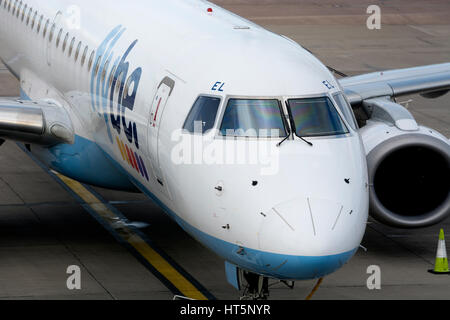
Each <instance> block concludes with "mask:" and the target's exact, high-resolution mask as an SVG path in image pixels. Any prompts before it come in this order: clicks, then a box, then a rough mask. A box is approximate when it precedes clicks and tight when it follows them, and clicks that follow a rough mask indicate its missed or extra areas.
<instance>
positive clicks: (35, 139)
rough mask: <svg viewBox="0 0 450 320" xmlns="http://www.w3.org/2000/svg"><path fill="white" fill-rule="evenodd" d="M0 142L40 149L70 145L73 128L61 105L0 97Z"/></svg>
mask: <svg viewBox="0 0 450 320" xmlns="http://www.w3.org/2000/svg"><path fill="white" fill-rule="evenodd" d="M0 139H1V140H15V141H21V142H25V143H30V144H38V145H43V146H52V145H56V144H60V143H66V144H73V142H74V129H73V125H72V121H71V119H70V116H69V115H68V113H67V112H66V110H65V109H64V108H63V107H61V106H58V105H56V104H53V103H48V102H43V101H28V100H27V101H23V100H19V99H15V98H0Z"/></svg>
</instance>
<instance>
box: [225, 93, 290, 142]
mask: <svg viewBox="0 0 450 320" xmlns="http://www.w3.org/2000/svg"><path fill="white" fill-rule="evenodd" d="M282 114H283V113H282V108H281V105H280V101H279V100H276V99H273V100H248V99H230V100H229V101H228V105H227V108H226V110H225V113H224V116H223V120H222V125H221V128H220V133H221V134H222V135H223V136H234V137H261V138H275V137H277V138H278V137H286V136H287V130H286V127H285V123H284V120H283V119H284V118H283V115H282Z"/></svg>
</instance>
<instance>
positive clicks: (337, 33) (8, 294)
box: [0, 0, 450, 300]
mask: <svg viewBox="0 0 450 320" xmlns="http://www.w3.org/2000/svg"><path fill="white" fill-rule="evenodd" d="M215 2H216V3H218V4H219V5H223V6H225V7H226V8H227V9H230V10H232V11H233V12H235V13H237V14H240V15H243V16H244V17H247V18H248V19H250V20H253V21H255V22H256V23H258V24H261V25H263V26H264V27H266V28H268V29H269V30H272V31H274V32H276V33H280V34H283V35H286V36H288V37H290V38H292V39H293V40H295V41H297V42H299V43H300V44H301V45H303V46H304V47H306V48H308V49H309V50H311V51H312V52H314V53H315V54H316V55H317V57H318V58H319V59H320V60H321V61H323V62H324V63H326V64H327V65H329V66H331V67H333V68H335V69H337V70H339V71H341V72H343V73H346V74H349V75H356V74H360V73H366V72H373V71H379V70H386V69H393V68H405V67H413V66H419V65H427V64H435V63H444V62H449V61H450V20H449V19H448V16H449V15H450V3H449V2H448V1H436V0H429V1H426V2H424V1H418V0H412V1H405V0H393V1H389V2H386V1H372V0H371V1H358V4H354V1H351V0H345V1H328V0H326V1H319V0H309V1H306V0H305V1H294V0H290V1H288V0H286V1H274V0H266V1H264V0H248V1H244V0H234V1H233V0H217V1H215ZM371 4H378V5H380V7H381V9H382V14H383V15H382V28H381V30H368V28H367V27H366V23H365V22H366V19H367V17H368V14H366V9H367V7H368V6H369V5H371ZM384 14H385V15H384ZM0 45H1V44H0ZM18 94H19V90H18V81H17V80H15V79H14V78H13V76H12V75H10V74H9V73H8V71H7V70H6V68H5V67H4V66H3V65H1V64H0V96H17V95H18ZM410 99H411V100H412V101H411V102H410V103H409V110H410V111H411V112H412V113H413V115H414V116H415V117H416V119H417V121H418V122H419V123H420V124H422V125H425V126H429V127H431V128H434V129H436V130H438V131H439V132H441V133H442V134H444V135H446V136H447V137H450V95H447V96H444V97H441V98H438V99H434V100H427V99H424V98H422V97H420V96H413V97H405V98H404V99H403V100H404V101H409V100H410ZM89 190H91V191H92V193H93V194H95V195H97V198H98V199H101V203H102V204H103V205H104V206H105V207H106V208H109V210H110V211H111V212H116V213H119V212H120V215H121V217H126V219H127V220H128V221H132V222H139V224H136V225H137V226H138V227H144V228H135V227H132V229H133V230H134V231H135V232H136V233H137V234H138V235H139V236H140V237H141V238H142V239H144V242H145V243H147V244H148V245H149V246H150V247H151V248H157V250H156V249H155V250H156V251H157V252H159V253H160V255H161V256H162V257H163V258H164V259H167V260H169V262H170V264H171V265H172V266H174V268H175V269H176V270H178V271H179V272H180V273H181V274H183V275H185V278H187V279H188V280H189V281H191V282H192V283H194V284H195V286H196V288H199V289H198V290H199V291H201V292H203V293H205V295H206V297H207V298H217V299H221V300H222V299H227V300H228V299H232V300H235V299H238V298H239V293H238V292H237V291H236V290H235V289H234V288H233V287H231V286H230V285H229V284H228V283H227V282H226V280H225V270H224V262H223V260H222V259H220V258H219V257H217V256H216V255H215V254H214V253H212V252H211V251H209V250H207V249H206V248H204V247H203V246H202V245H201V244H199V243H198V242H197V241H195V240H194V239H192V238H191V237H190V236H189V235H187V234H186V233H185V232H184V231H183V230H182V229H181V228H180V227H179V226H178V225H177V224H175V223H174V222H173V221H172V220H171V219H170V218H169V217H167V216H166V215H165V214H164V213H163V211H162V210H161V209H160V208H159V207H158V206H157V205H155V204H154V203H153V202H152V201H151V200H150V199H148V198H147V197H146V196H144V195H142V194H133V193H131V194H130V193H124V192H116V191H109V190H103V189H98V188H93V189H89ZM94 211H95V210H94ZM110 226H111V224H108V223H103V222H102V218H101V217H99V216H98V215H96V214H95V212H93V211H92V210H89V208H88V201H82V199H81V200H80V197H79V196H77V194H75V193H74V192H73V190H71V189H70V188H68V187H67V185H65V184H64V183H62V181H61V179H58V177H57V176H55V175H54V174H53V173H51V172H48V170H46V169H45V168H43V167H41V166H40V165H39V164H38V163H36V161H34V160H33V159H32V158H31V157H29V156H28V155H27V154H26V153H25V152H24V151H23V150H22V149H21V148H19V146H18V145H17V144H15V143H13V142H6V143H5V144H4V145H3V146H2V147H1V152H0V299H39V300H40V299H42V300H48V299H108V300H109V299H151V300H154V299H160V300H170V299H173V297H174V294H176V291H177V290H176V289H174V288H172V287H171V286H170V285H168V284H167V279H170V275H167V276H164V274H163V275H161V273H158V272H155V270H154V268H152V262H150V264H149V263H146V257H147V256H146V255H145V254H143V253H142V252H143V251H141V250H139V249H136V247H134V248H133V247H130V245H128V244H127V243H124V241H122V240H121V238H120V235H121V232H122V231H121V230H123V229H115V228H114V227H110ZM440 228H444V230H446V231H447V230H448V232H447V233H448V237H450V219H447V220H446V221H444V222H442V223H440V224H438V225H436V226H433V227H429V228H423V229H417V230H402V229H395V228H390V227H387V226H384V225H382V224H380V223H378V222H376V221H374V220H373V219H370V221H369V223H368V226H367V231H366V234H365V237H364V239H363V242H362V245H363V246H364V248H366V249H367V251H366V250H364V249H361V250H359V251H358V252H357V254H356V256H355V257H354V258H353V259H352V260H351V261H350V262H349V263H348V264H347V265H345V266H344V267H343V268H342V269H341V270H339V271H338V272H336V273H334V274H332V275H330V276H328V277H326V278H325V280H324V282H323V284H322V285H321V287H320V288H319V290H318V291H317V292H316V294H315V295H314V299H388V300H396V299H449V298H450V276H447V275H445V276H439V275H432V274H430V273H428V272H427V270H428V269H431V268H433V265H434V260H435V255H436V248H437V242H438V235H439V229H440ZM449 239H450V238H449ZM447 243H448V240H447ZM447 247H450V246H449V245H448V246H447ZM143 257H144V258H143ZM150 260H151V259H150ZM71 265H77V266H79V267H80V268H81V290H69V289H68V288H67V279H68V277H69V276H70V275H69V274H67V268H68V266H71ZM372 265H377V266H379V267H380V270H381V289H380V290H369V289H368V287H367V280H368V278H369V276H370V274H368V273H367V270H368V267H369V266H372ZM314 284H315V281H304V282H297V283H296V284H295V287H294V289H289V288H288V287H286V286H285V285H283V284H281V283H274V285H273V286H272V287H271V295H270V299H275V300H280V299H288V300H301V299H304V298H305V297H306V296H307V295H308V294H309V292H310V291H311V289H312V288H313V286H314ZM181 291H182V290H181ZM182 292H183V291H182Z"/></svg>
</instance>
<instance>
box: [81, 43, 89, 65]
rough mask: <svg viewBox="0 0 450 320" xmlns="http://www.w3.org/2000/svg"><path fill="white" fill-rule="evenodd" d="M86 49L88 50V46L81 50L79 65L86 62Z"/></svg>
mask: <svg viewBox="0 0 450 320" xmlns="http://www.w3.org/2000/svg"><path fill="white" fill-rule="evenodd" d="M88 50H89V47H88V46H86V47H85V48H84V51H83V56H82V57H81V66H84V63H85V62H86V56H87V52H88Z"/></svg>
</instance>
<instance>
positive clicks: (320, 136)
mask: <svg viewBox="0 0 450 320" xmlns="http://www.w3.org/2000/svg"><path fill="white" fill-rule="evenodd" d="M333 94H336V92H333V93H331V92H326V93H322V94H315V95H304V96H287V97H285V102H286V103H287V104H289V100H302V99H315V98H328V100H329V101H330V102H331V105H332V106H333V108H334V109H335V111H336V113H337V114H338V115H339V118H340V120H341V122H342V124H343V125H344V126H345V129H347V132H346V133H341V134H331V135H330V134H317V135H311V136H299V135H298V134H297V130H296V128H292V131H293V133H294V135H295V136H296V137H298V138H306V139H308V140H311V139H332V138H343V137H344V138H345V137H350V136H352V132H353V129H351V128H350V127H349V125H348V124H347V121H346V120H345V117H344V115H343V114H342V113H341V110H340V108H339V107H338V106H337V104H336V102H335V101H334V98H333ZM287 111H288V112H289V113H290V107H289V108H288V110H287ZM289 116H291V115H289ZM293 125H294V126H295V123H294V124H293Z"/></svg>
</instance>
